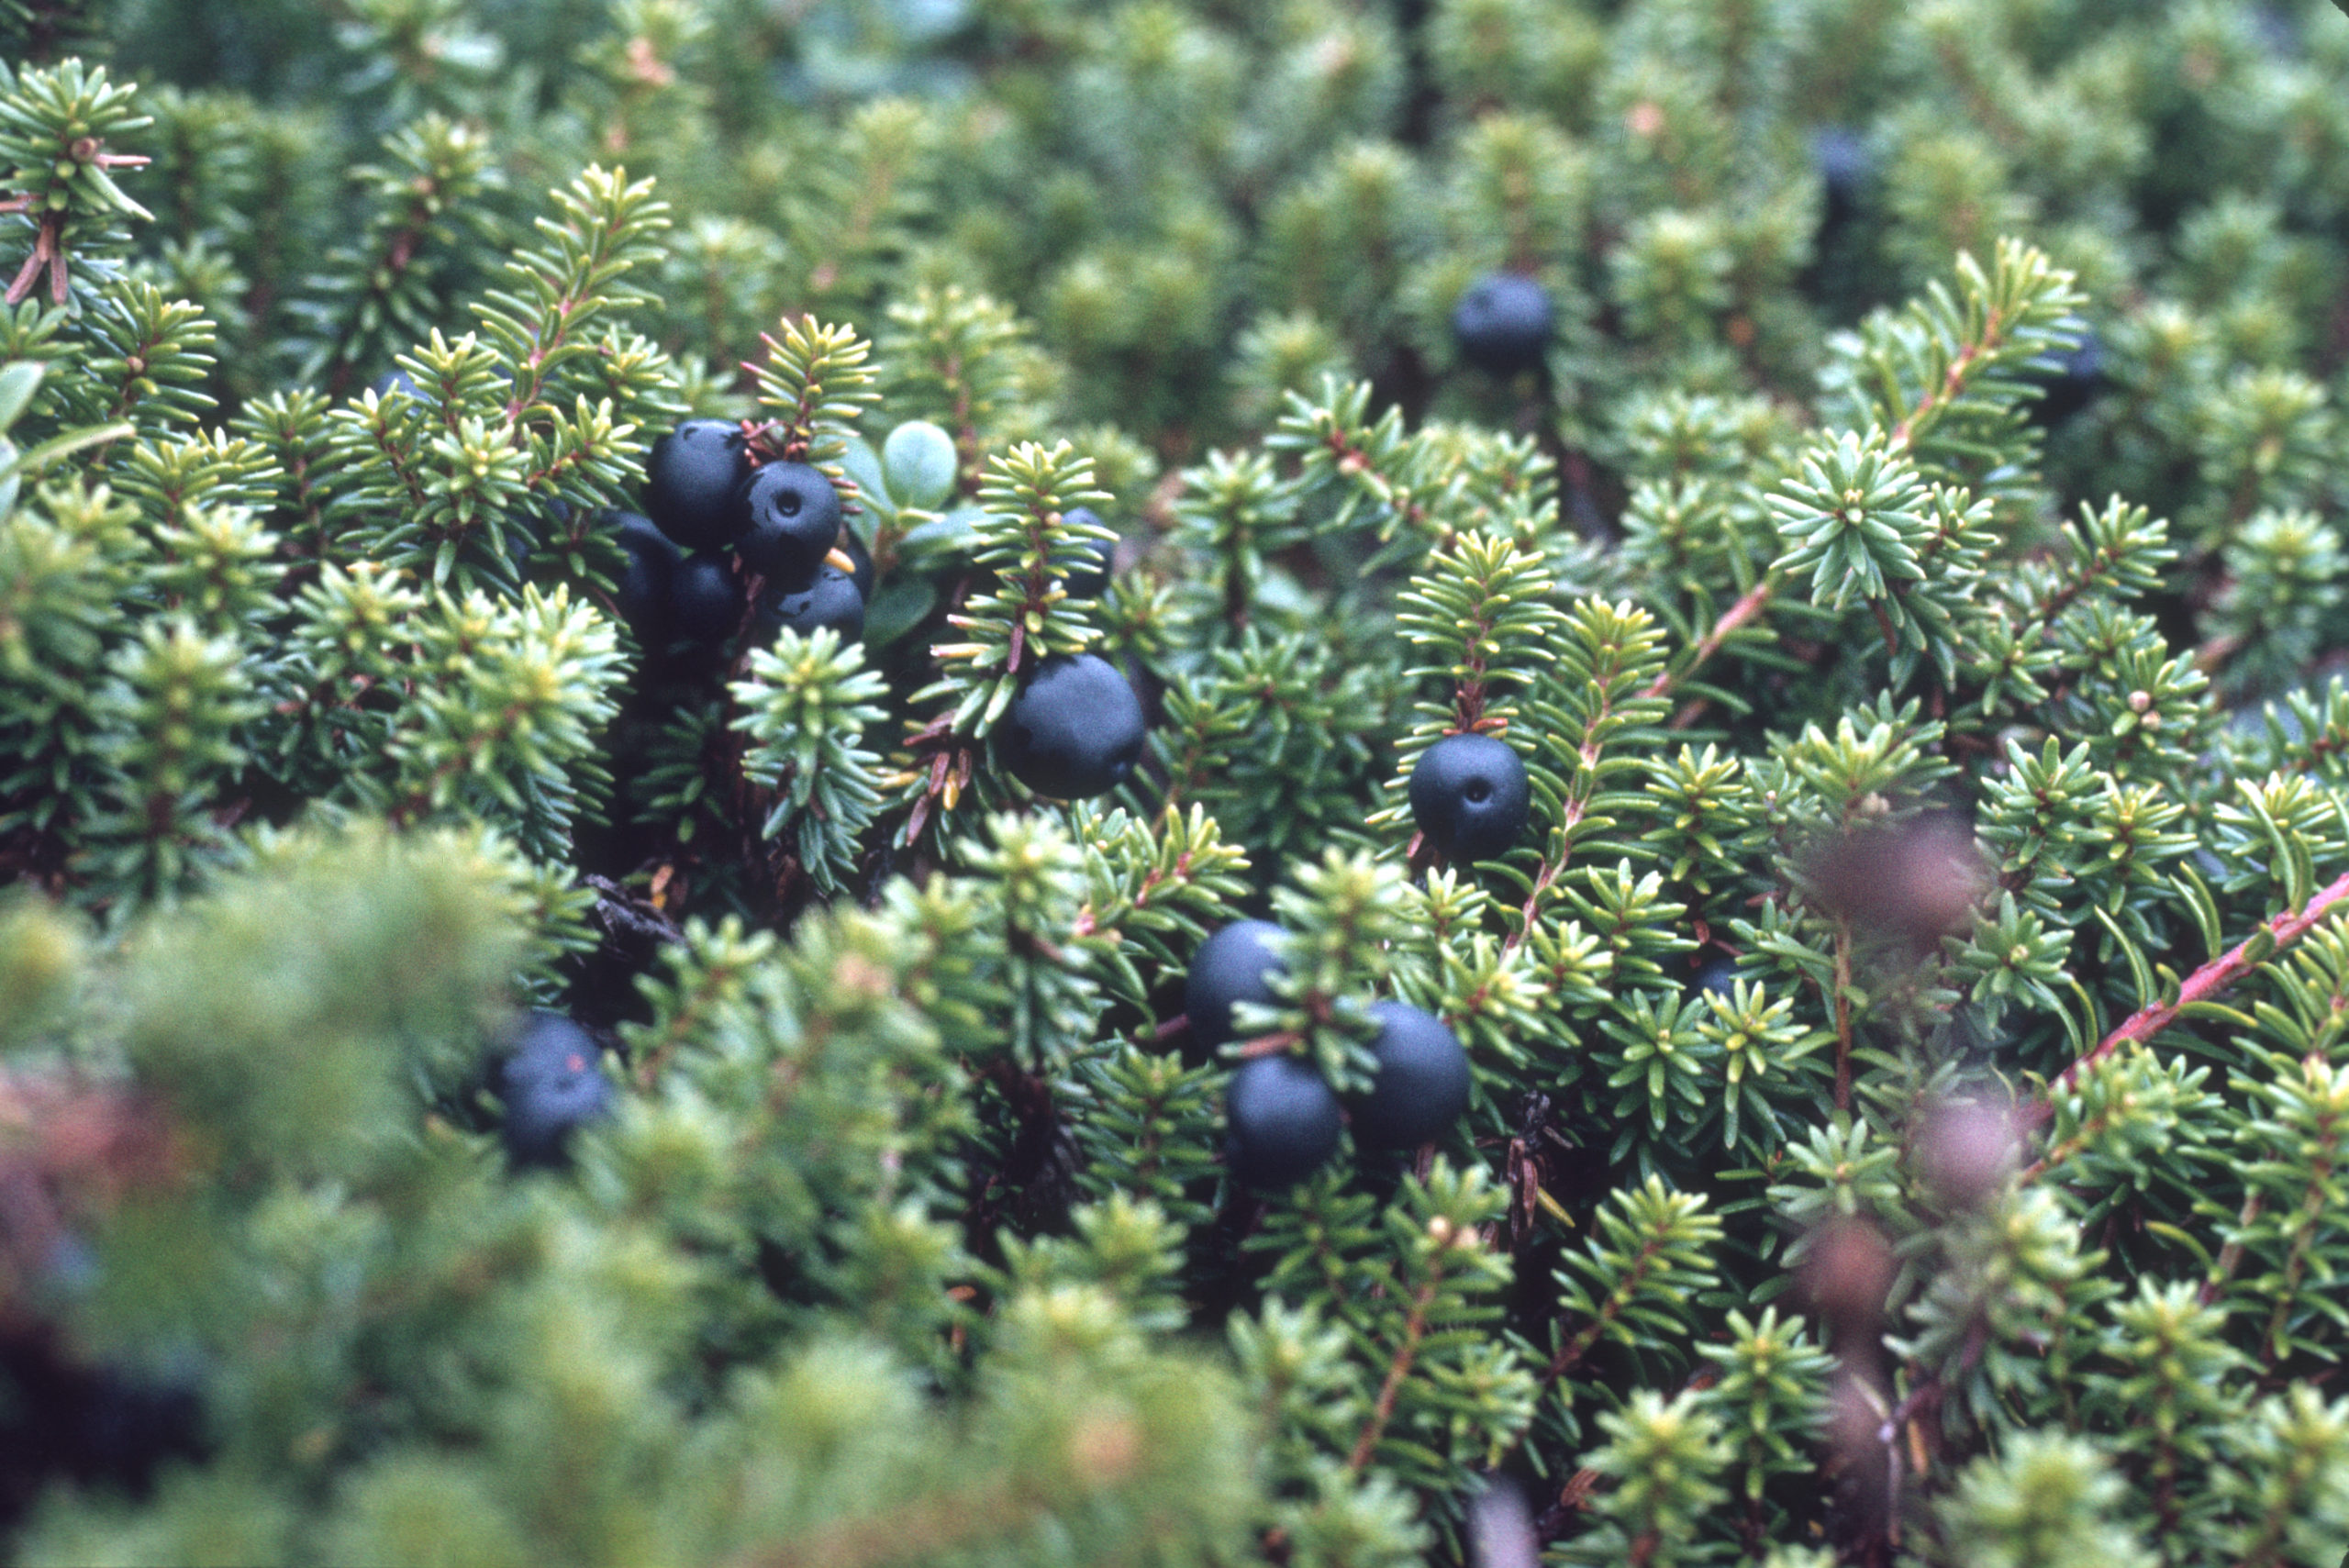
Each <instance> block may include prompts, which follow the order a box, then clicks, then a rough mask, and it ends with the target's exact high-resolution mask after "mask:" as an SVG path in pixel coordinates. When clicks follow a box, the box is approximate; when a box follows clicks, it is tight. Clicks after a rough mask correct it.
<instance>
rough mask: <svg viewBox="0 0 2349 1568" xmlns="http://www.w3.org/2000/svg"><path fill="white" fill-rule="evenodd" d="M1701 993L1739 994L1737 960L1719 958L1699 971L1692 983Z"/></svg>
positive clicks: (1707, 994) (1710, 994)
mask: <svg viewBox="0 0 2349 1568" xmlns="http://www.w3.org/2000/svg"><path fill="white" fill-rule="evenodd" d="M1690 984H1692V985H1693V986H1694V987H1695V990H1696V993H1697V994H1698V995H1705V996H1723V997H1726V996H1734V995H1737V960H1735V959H1733V958H1717V959H1715V960H1713V962H1710V963H1709V964H1707V965H1705V967H1704V968H1702V969H1700V970H1698V972H1697V978H1696V979H1695V980H1694V981H1692V982H1691V983H1690Z"/></svg>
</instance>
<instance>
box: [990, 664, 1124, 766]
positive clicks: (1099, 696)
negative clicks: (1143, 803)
mask: <svg viewBox="0 0 2349 1568" xmlns="http://www.w3.org/2000/svg"><path fill="white" fill-rule="evenodd" d="M1142 733H1143V723H1142V712H1141V701H1140V699H1138V698H1137V697H1136V696H1135V695H1134V689H1133V687H1131V686H1130V685H1128V684H1126V678H1125V677H1124V676H1123V675H1120V674H1119V673H1118V671H1117V667H1116V666H1114V665H1112V664H1110V663H1109V662H1108V661H1106V660H1104V659H1100V658H1097V657H1096V656H1095V655H1093V654H1090V653H1055V654H1053V655H1052V657H1051V658H1049V659H1047V660H1045V661H1044V662H1042V663H1041V664H1039V665H1038V666H1037V667H1036V669H1035V673H1032V674H1030V676H1029V677H1028V681H1027V684H1025V685H1023V686H1021V687H1020V688H1019V695H1017V696H1015V697H1013V698H1012V699H1011V706H1009V707H1008V708H1007V709H1005V710H1004V715H1003V723H1002V724H1001V725H1000V726H998V727H997V728H996V756H997V757H999V758H1000V759H1001V760H1002V762H1003V765H1004V766H1005V767H1006V768H1008V769H1009V770H1010V772H1011V776H1012V777H1013V778H1016V779H1018V780H1019V782H1020V783H1021V784H1026V785H1027V786H1028V787H1029V788H1030V789H1032V790H1034V791H1035V792H1036V793H1037V794H1038V795H1050V796H1052V798H1053V799H1055V800H1084V799H1086V798H1087V797H1089V796H1092V795H1106V794H1107V793H1108V792H1109V791H1110V790H1113V789H1115V788H1117V787H1118V785H1119V784H1122V783H1123V782H1124V781H1125V777H1126V775H1127V774H1128V773H1130V772H1132V771H1133V765H1134V764H1135V763H1136V762H1140V761H1141V742H1142Z"/></svg>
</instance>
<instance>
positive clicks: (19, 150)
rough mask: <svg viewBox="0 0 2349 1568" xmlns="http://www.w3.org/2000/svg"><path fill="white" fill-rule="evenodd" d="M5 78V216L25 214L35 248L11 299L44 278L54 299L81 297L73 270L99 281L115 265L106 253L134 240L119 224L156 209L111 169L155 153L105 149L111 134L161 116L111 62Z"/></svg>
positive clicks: (0, 201)
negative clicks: (129, 191)
mask: <svg viewBox="0 0 2349 1568" xmlns="http://www.w3.org/2000/svg"><path fill="white" fill-rule="evenodd" d="M0 83H5V90H0V169H6V171H7V173H6V176H5V177H0V189H5V190H6V191H8V192H10V193H12V194H8V195H0V213H17V214H21V215H23V216H24V217H25V219H26V221H27V222H28V224H29V225H30V226H31V228H32V231H33V243H32V249H31V250H30V251H29V252H28V253H27V255H26V257H25V260H24V262H23V264H22V265H21V266H19V267H18V268H17V274H16V276H15V277H14V278H12V279H11V280H10V281H9V284H8V287H7V291H6V296H5V297H6V302H7V303H8V304H10V305H16V304H17V303H19V302H21V301H23V300H24V299H26V298H28V296H29V295H31V294H32V292H33V290H34V289H35V288H36V287H38V286H39V284H40V282H41V280H42V278H43V277H44V275H45V276H46V277H47V279H48V281H49V297H50V300H51V301H53V302H54V303H56V304H58V305H65V304H68V303H69V302H70V301H71V300H72V293H71V292H70V288H69V280H70V277H71V274H72V269H74V268H76V267H79V268H80V269H81V270H82V271H83V272H85V273H88V274H90V275H91V276H92V277H93V278H94V279H96V280H99V281H103V280H104V279H105V277H106V274H107V272H109V271H111V268H110V267H109V266H108V262H109V261H111V260H112V259H113V258H111V257H109V256H108V255H107V254H106V252H108V251H114V252H115V253H116V255H117V256H118V255H119V253H120V250H121V249H122V248H124V247H125V245H126V242H127V236H125V235H124V234H123V233H122V232H121V231H120V230H119V229H117V228H116V227H115V225H116V223H117V220H118V219H120V218H122V217H142V218H144V217H153V216H154V215H153V214H151V213H150V212H149V211H148V210H147V209H146V208H145V207H142V206H139V204H138V203H137V202H135V201H132V200H131V199H130V198H129V197H128V195H124V194H123V191H122V187H121V186H119V185H117V184H116V183H115V182H114V176H113V174H112V173H111V171H113V170H116V169H139V168H144V167H145V166H146V164H147V162H148V160H147V159H146V158H145V157H143V156H140V155H138V154H134V153H127V152H109V151H108V150H106V140H107V139H108V138H110V137H118V136H124V135H127V134H128V133H129V132H131V131H135V130H143V129H145V128H147V127H148V126H150V125H152V124H153V123H154V120H153V118H152V117H150V116H147V115H141V114H138V113H136V112H134V110H133V109H132V107H131V100H132V99H133V98H134V97H135V96H136V95H137V94H138V89H137V88H136V87H132V86H128V85H123V86H117V85H116V84H115V83H111V82H108V81H107V80H106V68H105V67H104V66H97V67H95V68H92V67H85V66H84V65H83V63H82V61H79V60H68V61H63V62H61V64H59V65H57V66H55V67H53V68H50V69H46V70H31V71H26V72H22V73H21V74H19V75H17V77H16V78H15V80H13V81H7V80H6V78H0Z"/></svg>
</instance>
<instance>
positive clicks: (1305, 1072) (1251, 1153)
mask: <svg viewBox="0 0 2349 1568" xmlns="http://www.w3.org/2000/svg"><path fill="white" fill-rule="evenodd" d="M1224 1114H1225V1117H1226V1118H1227V1120H1228V1121H1229V1123H1230V1129H1231V1137H1230V1142H1229V1143H1228V1144H1227V1145H1226V1148H1225V1157H1226V1158H1227V1159H1228V1160H1229V1162H1230V1166H1231V1173H1232V1174H1233V1175H1234V1176H1236V1177H1237V1178H1239V1179H1240V1180H1241V1181H1242V1182H1245V1183H1247V1184H1249V1185H1250V1186H1252V1187H1257V1188H1261V1189H1264V1190H1266V1191H1274V1190H1277V1189H1279V1188H1282V1187H1291V1186H1295V1185H1296V1184H1297V1183H1299V1182H1301V1181H1303V1180H1304V1179H1305V1178H1306V1177H1308V1176H1309V1175H1311V1174H1312V1173H1314V1172H1315V1171H1317V1170H1319V1169H1320V1167H1321V1165H1322V1163H1323V1162H1326V1161H1327V1160H1328V1159H1329V1158H1330V1155H1332V1154H1334V1153H1336V1152H1337V1151H1338V1135H1339V1133H1340V1131H1341V1129H1342V1127H1343V1125H1344V1123H1343V1118H1341V1116H1340V1115H1339V1111H1338V1096H1337V1095H1333V1094H1331V1093H1330V1085H1329V1084H1327V1083H1325V1082H1323V1081H1322V1077H1321V1074H1320V1073H1317V1072H1315V1071H1314V1070H1313V1066H1312V1064H1311V1063H1310V1062H1306V1061H1305V1060H1304V1059H1303V1058H1301V1057H1297V1056H1291V1055H1288V1054H1286V1052H1284V1053H1282V1054H1280V1055H1277V1056H1260V1057H1258V1058H1257V1059H1256V1060H1255V1061H1253V1062H1248V1063H1247V1064H1245V1065H1244V1066H1242V1067H1241V1069H1240V1071H1239V1072H1237V1073H1233V1074H1232V1075H1231V1087H1230V1091H1229V1092H1228V1093H1227V1094H1226V1095H1225V1096H1224Z"/></svg>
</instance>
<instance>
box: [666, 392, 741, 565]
mask: <svg viewBox="0 0 2349 1568" xmlns="http://www.w3.org/2000/svg"><path fill="white" fill-rule="evenodd" d="M748 462H749V458H748V456H747V454H746V452H745V450H744V442H743V439H742V430H741V427H740V426H739V425H729V424H728V423H727V422H726V421H725V420H723V419H688V420H686V421H685V423H684V424H682V425H680V426H678V427H677V428H675V429H674V430H672V431H670V432H669V433H668V434H667V435H665V436H663V437H662V438H661V439H659V440H657V441H655V442H653V443H652V450H651V452H650V453H648V454H647V455H646V457H645V459H644V511H645V515H646V516H647V517H651V519H652V521H653V522H654V523H655V524H656V525H658V526H659V528H660V529H661V531H662V533H664V534H667V535H668V536H669V537H670V538H671V539H675V540H676V541H677V542H678V543H679V544H681V545H684V546H685V548H686V549H687V550H723V549H725V548H726V546H728V545H729V544H731V543H733V542H734V536H735V535H736V534H737V533H739V532H740V530H741V526H742V519H741V514H740V512H739V511H737V510H736V508H735V505H734V497H735V492H736V491H737V490H738V489H739V488H740V486H741V484H742V474H743V472H744V468H745V465H746V464H747V463H748Z"/></svg>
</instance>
